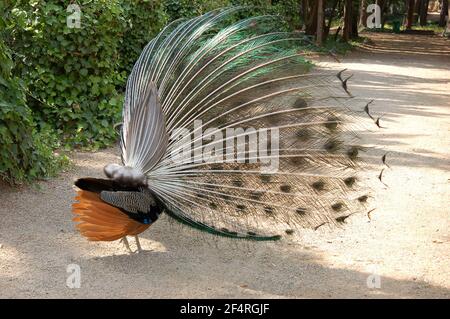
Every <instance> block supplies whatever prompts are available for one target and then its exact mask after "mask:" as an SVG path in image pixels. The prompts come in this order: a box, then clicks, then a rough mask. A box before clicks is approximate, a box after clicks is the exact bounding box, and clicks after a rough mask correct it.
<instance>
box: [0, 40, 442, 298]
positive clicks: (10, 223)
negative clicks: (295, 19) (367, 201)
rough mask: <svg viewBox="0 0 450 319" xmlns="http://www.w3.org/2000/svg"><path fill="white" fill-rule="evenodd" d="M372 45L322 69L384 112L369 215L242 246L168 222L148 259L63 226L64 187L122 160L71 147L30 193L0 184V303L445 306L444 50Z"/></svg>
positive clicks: (155, 235)
mask: <svg viewBox="0 0 450 319" xmlns="http://www.w3.org/2000/svg"><path fill="white" fill-rule="evenodd" d="M370 37H371V39H372V42H371V43H370V44H367V45H366V46H365V48H363V49H360V50H357V51H356V52H353V53H351V54H349V55H347V56H346V57H345V58H344V59H343V61H342V63H341V64H338V63H337V62H330V66H332V67H335V68H341V69H342V68H348V70H349V71H351V73H354V77H353V78H352V80H351V84H350V86H351V89H352V93H353V94H355V95H358V96H361V97H364V98H368V99H374V100H375V101H374V103H373V104H372V112H373V114H374V115H375V116H382V115H383V117H382V121H381V123H382V125H383V126H385V127H386V128H384V129H380V130H376V129H374V130H373V131H374V132H373V133H370V134H365V135H364V136H363V139H364V140H365V142H367V143H368V144H372V145H375V146H376V147H377V148H378V149H379V150H380V152H389V153H388V163H389V164H390V166H391V169H386V170H385V172H384V182H385V183H386V184H387V185H388V187H379V189H378V190H377V191H376V192H377V194H375V195H376V198H377V203H376V206H377V209H376V210H375V211H374V212H373V213H372V215H371V217H372V219H371V220H369V219H368V218H367V216H365V215H354V216H352V217H351V218H348V223H347V225H346V227H345V228H343V229H336V230H331V231H330V230H325V229H324V230H320V229H319V230H317V231H315V232H314V231H304V232H302V233H301V234H300V238H299V240H297V241H295V242H290V241H289V242H288V241H280V242H275V243H264V242H258V243H248V242H236V241H232V240H230V239H222V238H215V239H213V240H212V239H211V237H207V235H206V237H205V235H199V234H198V233H197V232H196V231H193V230H190V229H188V228H186V227H181V226H177V225H174V224H173V223H170V222H169V221H168V218H167V217H165V218H162V219H161V220H160V221H158V222H157V223H155V225H154V226H152V227H151V228H150V229H149V230H148V231H147V232H145V233H144V234H142V235H143V236H142V239H141V243H142V245H143V248H144V249H145V250H146V251H145V252H143V253H140V254H134V255H128V254H127V253H126V250H125V249H124V248H123V246H122V245H121V244H120V243H118V242H111V243H90V242H87V241H86V240H85V239H84V238H82V237H81V236H80V235H79V234H78V233H77V232H76V231H75V230H74V225H73V223H72V222H71V220H70V219H71V211H70V205H71V203H72V198H73V195H74V191H73V189H72V182H73V180H74V179H75V178H77V177H83V176H101V174H102V167H103V165H105V164H106V163H111V162H119V158H118V156H117V154H118V152H117V150H116V149H110V150H106V151H101V152H97V153H77V154H75V155H74V156H73V160H74V164H75V167H74V168H73V169H72V170H70V171H69V172H67V173H64V174H62V175H61V176H59V177H57V178H54V179H51V180H49V181H45V182H40V183H39V188H37V187H35V186H34V187H23V188H20V189H11V188H9V187H6V186H0V202H1V206H0V297H3V298H17V297H25V298H28V297H31V298H54V297H63V298H93V297H100V298H106V297H123V298H171V297H172V298H174V297H180V298H199V297H202V298H221V297H222V298H233V297H240V298H259V297H268V298H286V297H287V298H349V297H357V298H360V297H363V298H364V297H368V298H408V297H413V298H425V297H431V298H450V232H449V224H450V215H449V214H450V196H449V195H450V151H449V149H450V148H449V144H450V42H449V41H448V40H447V41H446V40H444V39H442V38H439V37H432V38H430V37H425V36H411V35H390V34H371V35H370ZM69 264H78V265H79V266H80V270H81V287H80V288H77V289H70V288H68V287H67V286H66V278H67V276H68V273H67V271H66V269H67V266H68V265H69ZM369 276H370V277H369ZM368 278H369V279H371V280H372V281H371V282H372V284H369V285H368V284H367V280H368Z"/></svg>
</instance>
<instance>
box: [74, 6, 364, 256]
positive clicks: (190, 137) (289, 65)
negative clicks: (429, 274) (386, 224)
mask: <svg viewBox="0 0 450 319" xmlns="http://www.w3.org/2000/svg"><path fill="white" fill-rule="evenodd" d="M241 10H242V8H227V9H220V10H215V11H212V12H209V13H206V14H205V15H202V16H200V17H196V18H193V19H190V20H177V21H175V22H172V23H171V24H169V25H168V26H167V27H166V28H165V29H163V30H162V31H161V32H160V33H159V34H158V36H157V37H156V38H154V39H153V40H152V41H151V42H150V43H149V44H148V45H147V46H146V47H145V48H144V50H143V52H142V54H141V56H140V57H139V59H138V61H137V62H136V64H135V66H134V68H133V70H132V72H131V75H130V76H129V78H128V82H127V87H126V94H125V102H124V108H123V123H122V130H121V151H122V162H123V165H124V166H120V165H117V164H109V165H107V166H106V167H105V169H104V172H105V174H106V176H107V177H108V179H94V178H82V179H79V180H77V181H76V182H75V185H76V186H77V187H78V188H79V189H80V190H79V191H78V195H77V197H75V199H76V200H77V201H78V202H77V203H75V204H73V212H74V214H75V215H76V216H75V218H74V219H73V220H74V221H77V222H79V223H78V224H77V228H78V229H79V231H80V232H81V234H82V235H84V236H85V237H87V238H88V239H89V240H93V241H112V240H117V239H121V238H122V239H123V240H124V243H125V244H126V246H127V247H128V249H129V246H128V242H127V240H126V236H128V235H134V236H136V240H137V247H138V250H141V247H140V245H139V241H138V238H137V235H138V234H139V233H141V232H143V231H144V230H146V229H147V228H148V227H149V226H150V225H151V224H152V223H153V222H155V221H156V220H157V219H158V216H159V215H160V214H161V213H162V212H166V213H167V214H168V215H170V216H171V217H173V218H175V219H176V220H178V221H180V222H182V223H184V224H187V225H190V226H192V227H195V228H198V229H201V230H204V231H207V232H210V233H212V234H216V235H222V236H227V237H233V238H246V239H253V240H276V239H279V238H280V234H282V233H285V232H286V233H288V234H289V233H291V232H292V228H299V227H310V228H314V229H317V228H318V227H320V226H322V225H326V224H329V225H339V224H341V223H343V222H344V221H345V219H346V218H347V217H348V216H349V215H351V214H353V213H355V212H358V211H362V210H363V209H365V205H366V201H367V199H368V194H367V193H366V192H365V191H364V188H363V187H362V186H361V185H360V180H359V177H358V174H357V173H358V172H359V171H360V170H361V166H360V162H359V158H360V151H361V150H362V148H361V147H360V146H358V145H357V144H355V143H356V142H357V137H356V136H355V133H354V130H353V129H352V127H351V124H350V123H352V121H351V119H352V117H353V116H354V113H353V112H352V111H351V110H350V108H349V107H347V106H346V104H345V102H346V100H348V99H349V98H350V94H349V93H348V91H347V80H345V79H343V74H342V73H343V72H339V74H337V76H336V74H330V71H327V70H321V69H319V68H315V67H313V66H312V65H311V64H310V63H308V62H307V61H306V60H305V58H304V55H305V53H304V52H305V51H304V50H305V48H307V47H308V46H309V45H310V43H309V41H308V39H307V38H305V37H304V36H303V35H302V34H301V33H298V32H297V33H293V32H287V31H284V30H285V29H284V25H283V23H282V22H280V19H279V17H278V16H272V15H263V16H257V17H251V18H244V19H238V18H236V17H237V16H239V15H240V13H241ZM367 112H368V109H367Z"/></svg>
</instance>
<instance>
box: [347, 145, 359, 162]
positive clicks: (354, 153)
mask: <svg viewBox="0 0 450 319" xmlns="http://www.w3.org/2000/svg"><path fill="white" fill-rule="evenodd" d="M358 153H359V151H358V148H357V147H352V148H350V149H349V150H348V151H347V155H348V157H349V158H350V159H351V160H355V159H356V158H357V157H358Z"/></svg>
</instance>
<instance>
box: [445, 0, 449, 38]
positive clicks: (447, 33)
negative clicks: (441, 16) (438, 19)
mask: <svg viewBox="0 0 450 319" xmlns="http://www.w3.org/2000/svg"><path fill="white" fill-rule="evenodd" d="M447 15H448V19H447V29H446V30H445V32H444V34H446V35H447V36H450V6H448V13H447Z"/></svg>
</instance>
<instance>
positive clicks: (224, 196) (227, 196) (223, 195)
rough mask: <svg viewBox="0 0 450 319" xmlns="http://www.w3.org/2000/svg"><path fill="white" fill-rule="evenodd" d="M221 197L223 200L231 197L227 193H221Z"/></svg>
mask: <svg viewBox="0 0 450 319" xmlns="http://www.w3.org/2000/svg"><path fill="white" fill-rule="evenodd" d="M221 197H222V199H224V200H230V199H231V197H230V195H227V194H222V195H221Z"/></svg>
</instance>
